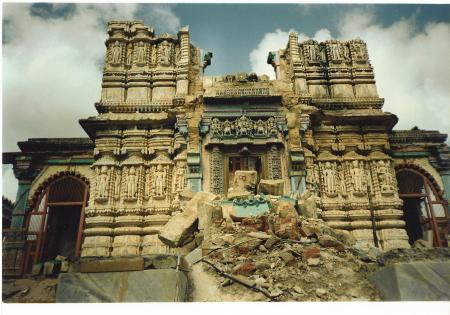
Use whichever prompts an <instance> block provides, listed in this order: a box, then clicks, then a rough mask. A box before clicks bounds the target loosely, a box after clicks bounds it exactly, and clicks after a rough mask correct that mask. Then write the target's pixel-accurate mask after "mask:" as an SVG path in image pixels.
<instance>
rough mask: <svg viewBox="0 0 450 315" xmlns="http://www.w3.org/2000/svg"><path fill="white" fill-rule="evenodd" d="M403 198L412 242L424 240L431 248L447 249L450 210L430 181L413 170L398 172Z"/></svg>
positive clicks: (410, 241)
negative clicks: (449, 214)
mask: <svg viewBox="0 0 450 315" xmlns="http://www.w3.org/2000/svg"><path fill="white" fill-rule="evenodd" d="M397 181H398V186H399V192H400V194H399V196H400V198H402V200H403V211H404V216H403V219H404V220H405V222H406V231H407V233H408V237H409V243H410V244H411V245H412V244H413V243H414V242H415V241H416V240H418V239H423V240H425V241H427V242H428V243H429V244H430V245H431V246H435V247H441V246H447V235H448V208H447V205H446V203H445V201H444V200H443V199H441V197H440V196H439V195H438V193H437V191H436V189H435V187H434V185H433V184H432V183H431V182H430V180H429V179H428V178H427V177H426V176H424V175H423V174H421V173H420V172H418V171H416V170H413V169H408V168H404V169H400V170H398V171H397Z"/></svg>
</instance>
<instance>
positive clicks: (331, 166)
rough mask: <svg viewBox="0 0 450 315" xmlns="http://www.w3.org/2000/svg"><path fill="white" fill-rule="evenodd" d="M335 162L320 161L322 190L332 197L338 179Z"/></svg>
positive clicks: (336, 190) (334, 193)
mask: <svg viewBox="0 0 450 315" xmlns="http://www.w3.org/2000/svg"><path fill="white" fill-rule="evenodd" d="M336 168H337V167H336V163H334V162H328V161H327V162H325V163H322V165H321V169H322V177H323V191H324V192H325V193H326V194H327V195H328V196H329V197H334V196H336V195H337V192H338V184H337V182H338V180H337V173H336Z"/></svg>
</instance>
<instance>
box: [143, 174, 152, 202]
mask: <svg viewBox="0 0 450 315" xmlns="http://www.w3.org/2000/svg"><path fill="white" fill-rule="evenodd" d="M150 187H151V179H150V168H147V169H146V171H145V189H144V195H145V197H147V198H148V197H150Z"/></svg>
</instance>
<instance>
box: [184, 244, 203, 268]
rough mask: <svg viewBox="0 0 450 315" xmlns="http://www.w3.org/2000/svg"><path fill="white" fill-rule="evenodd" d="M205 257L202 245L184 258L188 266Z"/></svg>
mask: <svg viewBox="0 0 450 315" xmlns="http://www.w3.org/2000/svg"><path fill="white" fill-rule="evenodd" d="M202 257H203V251H202V248H201V247H198V248H196V249H194V250H193V251H192V252H190V253H189V254H187V255H186V256H184V260H185V262H186V263H187V265H188V266H192V265H193V264H195V263H196V262H198V261H199V260H200V259H201V258H202Z"/></svg>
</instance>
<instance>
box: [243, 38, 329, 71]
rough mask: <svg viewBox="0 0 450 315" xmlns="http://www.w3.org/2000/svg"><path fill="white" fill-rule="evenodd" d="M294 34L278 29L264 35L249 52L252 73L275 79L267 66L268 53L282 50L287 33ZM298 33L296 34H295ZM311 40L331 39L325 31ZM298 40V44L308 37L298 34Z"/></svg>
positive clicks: (285, 43)
mask: <svg viewBox="0 0 450 315" xmlns="http://www.w3.org/2000/svg"><path fill="white" fill-rule="evenodd" d="M291 32H296V31H295V30H293V29H290V30H289V31H287V32H285V31H282V30H280V29H277V30H275V31H274V32H271V33H266V34H264V36H263V38H262V39H261V41H260V42H259V44H258V46H257V47H256V48H255V49H254V50H252V51H251V52H250V55H249V60H250V65H251V68H252V71H253V72H255V73H257V74H258V75H261V74H267V75H268V76H269V77H270V78H271V79H275V72H274V70H273V68H272V66H271V65H268V64H267V62H266V61H267V55H268V53H269V51H277V50H279V49H283V48H285V47H286V45H287V41H288V38H289V33H291ZM297 33H298V32H297ZM313 38H314V39H315V40H318V41H322V40H327V39H329V38H331V34H330V31H329V30H327V29H320V30H318V31H317V32H316V33H315V34H314V36H313ZM298 39H299V41H300V42H302V41H305V40H307V39H309V37H308V35H306V34H303V33H299V34H298Z"/></svg>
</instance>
